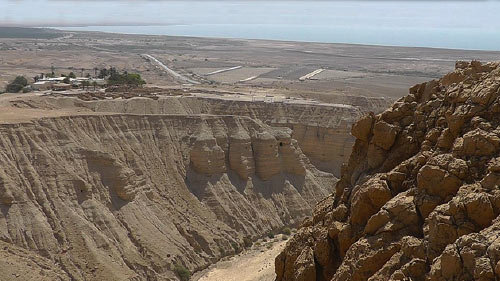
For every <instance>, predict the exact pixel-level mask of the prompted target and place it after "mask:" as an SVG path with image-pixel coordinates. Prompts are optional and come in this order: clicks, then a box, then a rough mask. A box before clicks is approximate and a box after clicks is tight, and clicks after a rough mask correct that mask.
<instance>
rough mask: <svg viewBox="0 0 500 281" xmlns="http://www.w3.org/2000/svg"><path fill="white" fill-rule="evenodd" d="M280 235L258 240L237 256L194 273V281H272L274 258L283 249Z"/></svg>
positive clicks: (284, 242) (283, 241) (283, 243)
mask: <svg viewBox="0 0 500 281" xmlns="http://www.w3.org/2000/svg"><path fill="white" fill-rule="evenodd" d="M286 242H287V240H283V236H282V235H276V237H275V238H274V239H267V241H263V240H259V241H257V242H256V243H254V245H253V246H252V247H251V248H250V249H247V250H245V251H243V252H241V253H240V254H239V255H236V256H232V257H227V258H224V259H222V260H221V261H219V262H218V263H216V264H214V265H212V266H211V267H209V268H208V269H206V270H204V271H201V272H198V273H196V274H195V275H194V276H193V278H192V280H195V281H273V280H274V279H275V277H276V275H275V273H274V258H276V256H277V255H278V254H279V253H280V252H281V250H282V249H283V248H284V247H285V244H286Z"/></svg>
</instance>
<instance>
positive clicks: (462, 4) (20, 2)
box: [0, 0, 499, 28]
mask: <svg viewBox="0 0 500 281" xmlns="http://www.w3.org/2000/svg"><path fill="white" fill-rule="evenodd" d="M498 3H499V2H498V1H477V0H476V1H470V2H467V1H457V2H455V1H427V2H425V1H390V2H378V1H364V2H359V1H298V0H297V1H264V0H262V1H255V0H254V1H230V0H226V1H210V0H205V1H164V0H142V1H141V0H0V25H7V24H8V25H28V26H29V25H31V26H71V25H136V24H137V25H165V24H207V23H210V24H231V23H238V24H255V23H259V24H289V23H293V24H297V23H301V24H325V22H332V21H335V22H337V24H338V23H339V22H341V23H342V24H345V25H356V24H358V23H359V22H366V21H372V22H377V24H380V25H387V26H391V25H394V24H398V25H401V24H402V23H405V22H408V24H409V25H419V26H421V25H423V26H429V27H432V26H440V27H443V26H444V27H454V26H458V27H462V28H463V27H470V28H498V26H499V25H497V24H498V23H499V22H498V17H499V16H498V12H499V10H498V7H499V6H498ZM492 5H493V6H492ZM347 13H348V15H347V16H346V14H347ZM443 15H446V16H445V17H443ZM450 15H453V16H450ZM492 25H493V26H492Z"/></svg>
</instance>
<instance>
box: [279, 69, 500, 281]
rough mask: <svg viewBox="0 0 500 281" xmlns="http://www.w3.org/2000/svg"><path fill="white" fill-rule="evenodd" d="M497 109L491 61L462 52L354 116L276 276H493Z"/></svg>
mask: <svg viewBox="0 0 500 281" xmlns="http://www.w3.org/2000/svg"><path fill="white" fill-rule="evenodd" d="M499 116H500V64H497V63H488V64H481V63H479V62H476V61H473V62H471V63H466V62H458V63H457V65H456V70H455V72H453V73H450V74H448V75H446V76H445V77H443V78H442V79H440V80H435V81H431V82H428V83H424V84H420V85H416V86H415V87H413V88H411V89H410V94H409V95H408V96H406V97H404V98H401V99H400V100H398V101H397V102H396V103H394V105H393V106H392V107H391V108H389V109H388V110H386V111H384V112H383V113H381V114H378V115H376V116H375V115H367V116H365V117H363V118H362V119H360V120H359V121H358V122H357V123H356V124H355V125H354V126H353V127H352V134H353V135H354V136H355V137H356V142H355V145H354V147H353V150H352V154H351V156H350V159H349V162H348V163H347V164H345V165H344V167H343V168H342V175H341V179H340V181H339V182H338V183H337V184H336V186H335V192H334V193H333V194H332V195H330V196H329V197H328V198H326V199H325V200H323V201H322V202H320V203H319V204H318V205H317V207H316V209H315V211H314V212H313V216H312V217H311V218H309V219H306V220H305V221H304V222H303V224H302V226H301V228H300V229H299V230H298V232H297V234H296V235H294V236H293V238H292V239H291V241H290V242H289V243H288V244H287V246H286V248H285V250H284V251H283V252H282V253H281V254H280V255H279V256H278V257H277V258H276V274H277V280H278V281H305V280H332V281H340V280H352V281H356V280H429V281H434V280H436V281H437V280H498V279H499V278H500V240H499V237H500V217H499V214H500V117H499Z"/></svg>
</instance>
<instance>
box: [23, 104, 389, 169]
mask: <svg viewBox="0 0 500 281" xmlns="http://www.w3.org/2000/svg"><path fill="white" fill-rule="evenodd" d="M359 99H363V97H359ZM363 101H364V102H361V103H360V102H359V101H356V102H355V103H360V104H362V105H363V106H362V107H361V106H351V105H341V104H338V105H322V104H318V105H314V104H309V105H308V104H300V103H294V102H274V103H266V102H251V101H244V100H241V101H240V100H237V99H236V100H224V99H215V98H199V97H189V96H186V97H184V96H173V97H161V98H159V99H158V100H152V99H146V98H134V99H130V100H99V101H85V102H84V101H81V100H78V99H75V98H50V97H41V98H39V100H36V99H35V100H32V101H30V102H28V101H23V103H29V106H30V107H41V108H54V107H55V108H61V107H62V108H66V107H77V108H84V109H87V110H91V111H94V112H117V113H134V114H186V115H188V114H213V115H236V116H248V117H251V118H253V119H257V120H261V121H262V122H264V123H266V124H268V125H271V126H273V127H276V126H278V127H288V128H290V129H292V134H291V136H292V138H293V139H295V140H297V141H298V145H299V146H300V148H301V150H302V152H303V153H304V154H305V155H306V156H307V157H308V158H309V160H310V161H311V162H312V163H313V164H314V165H315V166H316V167H317V168H319V169H320V170H322V171H325V172H329V173H333V174H334V175H335V176H337V177H339V176H340V166H341V164H342V163H343V162H347V160H348V159H349V154H350V152H351V149H352V146H353V144H354V138H353V137H352V136H351V135H350V127H351V125H352V124H353V123H354V122H355V120H357V119H358V118H360V117H361V116H363V114H364V112H369V111H375V112H379V111H381V106H382V105H385V104H386V103H384V102H381V101H374V102H373V103H370V100H368V99H367V98H364V99H363ZM385 107H386V106H384V108H385ZM219 145H220V144H219Z"/></svg>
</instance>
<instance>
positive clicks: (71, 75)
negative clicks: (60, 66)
mask: <svg viewBox="0 0 500 281" xmlns="http://www.w3.org/2000/svg"><path fill="white" fill-rule="evenodd" d="M68 77H69V78H73V79H75V78H76V75H75V73H74V72H70V73H69V74H68Z"/></svg>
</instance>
